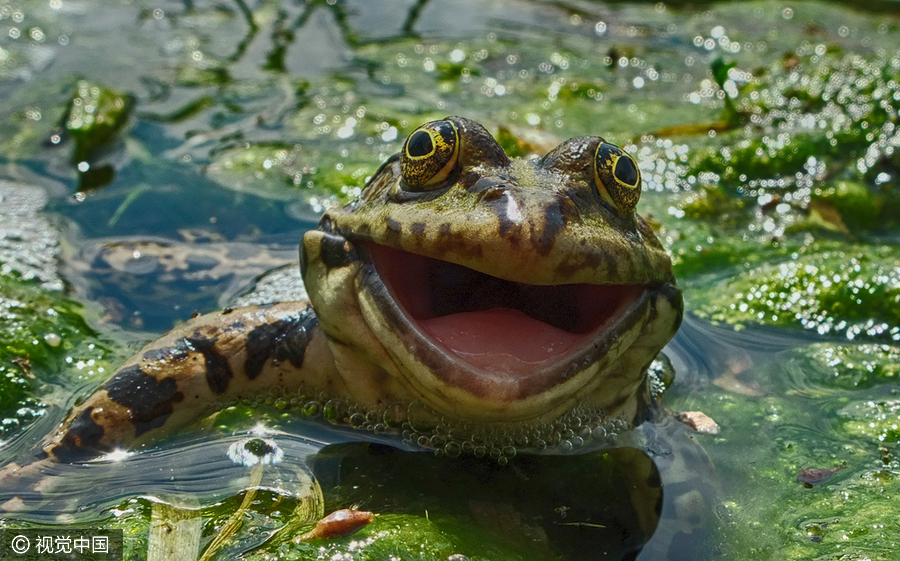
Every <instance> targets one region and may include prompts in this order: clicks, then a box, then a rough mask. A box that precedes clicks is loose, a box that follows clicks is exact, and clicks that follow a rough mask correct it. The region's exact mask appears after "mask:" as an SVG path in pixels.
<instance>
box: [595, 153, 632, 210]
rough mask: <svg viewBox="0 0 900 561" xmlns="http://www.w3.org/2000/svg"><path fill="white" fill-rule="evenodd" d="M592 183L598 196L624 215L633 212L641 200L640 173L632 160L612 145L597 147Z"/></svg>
mask: <svg viewBox="0 0 900 561" xmlns="http://www.w3.org/2000/svg"><path fill="white" fill-rule="evenodd" d="M594 182H595V183H596V184H597V190H598V191H600V196H601V197H603V198H604V199H605V200H606V201H607V202H609V203H612V205H613V206H614V207H615V208H617V209H618V210H620V211H622V212H624V213H631V212H633V211H634V208H635V207H636V206H637V203H638V199H640V198H641V172H640V171H639V170H638V168H637V164H636V163H635V161H634V158H632V157H631V156H629V155H628V154H627V153H626V152H625V151H624V150H622V149H621V148H619V147H618V146H616V145H614V144H609V143H608V142H601V143H600V145H599V146H598V147H597V154H596V156H594Z"/></svg>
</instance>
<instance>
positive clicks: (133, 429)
mask: <svg viewBox="0 0 900 561" xmlns="http://www.w3.org/2000/svg"><path fill="white" fill-rule="evenodd" d="M639 196H640V172H639V170H638V169H637V166H636V164H635V162H634V160H632V159H631V157H630V156H628V155H627V154H626V153H625V152H623V151H622V150H620V149H619V148H618V147H616V146H614V145H612V144H609V143H607V142H606V141H605V140H603V139H602V138H600V137H583V138H575V139H572V140H569V141H566V142H564V143H563V144H561V145H560V146H558V147H557V148H556V149H554V150H553V151H551V152H550V153H548V154H547V155H545V156H544V157H543V158H540V159H535V160H528V161H526V160H520V159H510V158H508V157H507V156H506V154H505V153H504V152H503V150H502V149H501V148H500V146H499V145H498V144H497V143H496V141H494V139H493V138H492V137H491V136H490V134H489V133H488V132H487V131H486V130H485V129H484V128H483V127H482V126H481V125H479V124H477V123H474V122H472V121H468V120H466V119H462V118H458V117H448V118H447V119H444V120H441V121H435V122H432V123H428V124H426V125H423V126H422V127H420V128H419V129H418V130H417V131H416V132H414V133H413V134H412V135H411V136H410V138H409V139H408V141H407V144H406V145H405V146H404V149H403V151H402V152H401V154H400V155H398V156H396V157H393V158H391V159H389V160H388V161H387V162H386V163H385V164H384V165H383V166H382V167H381V169H379V171H378V172H377V173H376V174H375V176H374V177H373V178H372V179H371V180H370V181H369V183H368V184H367V185H366V187H365V189H364V190H363V192H362V195H361V197H360V198H359V200H357V201H356V202H354V203H352V204H351V205H349V206H348V207H346V208H344V209H338V210H331V211H328V212H326V214H325V215H324V216H323V217H322V220H321V222H320V224H319V227H318V229H316V230H313V231H310V232H308V233H307V234H306V235H305V236H304V238H303V242H302V244H301V250H300V253H301V255H300V261H301V268H302V271H303V277H304V281H305V284H306V286H307V290H308V292H309V299H310V303H311V306H312V307H311V308H310V307H307V304H306V303H304V302H293V303H283V304H277V305H271V306H261V307H246V308H240V309H235V310H226V311H225V312H221V313H215V314H209V315H205V316H200V317H197V318H194V319H192V320H190V321H188V322H186V323H185V324H183V325H182V326H180V327H178V328H176V329H174V330H173V331H171V332H170V333H168V334H166V335H165V336H163V337H162V338H160V339H159V340H157V341H155V342H153V343H151V344H149V345H148V346H147V347H145V348H144V349H143V350H142V351H140V352H139V353H138V354H137V355H136V356H135V357H133V358H131V359H130V360H129V361H127V362H126V363H125V364H124V365H123V366H122V367H121V368H120V369H119V370H118V371H117V372H116V373H115V374H113V376H112V377H111V378H110V380H109V381H107V382H106V383H105V384H104V385H103V386H101V387H100V389H99V390H97V392H96V393H95V394H94V395H92V396H91V397H89V398H88V399H86V400H85V401H84V402H83V403H82V404H80V405H79V406H78V407H77V408H76V409H75V410H74V411H73V412H72V413H71V414H70V415H69V416H68V417H67V418H66V419H65V420H64V421H63V422H62V423H61V424H60V426H59V427H58V430H56V431H55V432H54V433H53V434H52V435H50V436H49V437H47V438H46V439H45V440H44V441H43V442H42V444H41V445H40V448H39V450H38V452H37V454H36V459H37V460H40V461H44V462H47V461H53V460H61V461H80V460H82V459H84V458H88V457H91V456H94V455H97V454H99V453H102V452H108V451H111V450H114V449H116V448H119V447H123V446H131V445H133V444H135V443H142V442H147V441H149V440H152V439H153V438H156V437H157V436H158V435H159V434H160V433H161V432H163V431H171V430H174V429H175V428H177V427H181V426H184V425H186V424H188V423H190V422H192V421H195V420H197V419H199V418H202V417H203V416H205V415H207V414H209V413H210V412H211V411H212V410H213V409H214V407H215V405H216V404H223V403H228V402H233V401H235V400H240V399H252V398H253V397H254V396H257V395H260V394H268V393H270V392H272V391H281V392H285V393H302V394H303V395H307V396H316V399H317V400H318V402H319V403H322V402H324V401H325V400H328V399H331V400H336V401H337V402H339V403H341V404H343V407H344V409H343V410H344V411H345V412H346V416H347V418H348V422H349V419H351V418H352V416H353V414H354V412H355V413H360V414H361V417H362V418H364V419H376V421H375V422H367V423H365V426H366V427H368V428H370V429H372V430H376V431H381V430H396V431H397V432H400V431H405V434H406V436H407V437H408V438H413V439H416V438H417V437H422V436H424V437H425V438H424V440H422V439H421V438H419V440H418V441H419V442H420V444H423V445H425V446H426V447H436V448H437V447H440V445H439V443H437V442H436V441H435V440H434V439H430V438H428V434H429V431H431V430H432V429H434V430H435V432H434V434H437V433H438V432H442V433H443V434H447V432H445V430H452V433H453V434H454V438H457V439H458V442H456V445H457V447H456V448H455V449H454V452H456V453H459V452H460V451H461V452H473V453H476V454H479V453H484V452H485V446H486V447H487V448H491V446H492V445H493V444H495V442H494V441H496V444H497V447H498V448H501V447H502V446H503V445H505V444H509V442H501V441H502V440H503V439H510V440H512V444H514V445H515V447H516V448H517V449H519V450H523V449H543V448H547V447H554V446H560V447H561V448H563V449H565V446H563V444H564V442H563V441H564V439H565V435H562V436H561V432H565V431H570V432H575V431H576V430H577V431H578V433H577V434H578V438H581V439H582V442H583V441H584V439H585V438H586V439H590V438H591V437H594V438H596V439H599V440H600V441H601V442H603V441H605V439H607V438H608V437H609V436H610V435H611V434H612V433H613V432H614V431H615V430H619V429H622V428H627V427H630V426H632V425H634V424H635V423H636V422H639V421H640V420H642V419H643V418H644V417H645V415H646V412H647V410H648V406H649V405H650V403H651V401H652V398H651V395H650V387H649V386H650V385H649V383H648V377H647V374H646V369H647V366H648V365H649V364H650V362H651V361H652V360H653V358H654V357H655V356H656V354H657V353H658V352H659V350H660V349H661V348H662V347H663V346H664V345H665V343H666V342H667V341H668V340H669V339H670V338H671V336H672V335H673V334H674V333H675V331H676V330H677V329H678V326H679V324H680V322H681V317H682V299H681V292H680V290H679V289H678V287H677V286H676V284H675V280H674V277H673V274H672V268H671V263H670V260H669V258H668V256H667V255H666V254H665V251H664V250H663V249H662V247H661V245H660V243H659V241H658V240H657V239H656V237H655V235H654V234H653V232H652V230H651V229H650V227H649V226H648V225H647V223H646V222H645V221H644V220H643V219H642V218H641V217H640V216H638V215H637V214H636V212H635V207H636V205H637V203H638V198H639ZM382 421H383V422H382ZM351 424H352V423H351ZM423 427H424V428H423ZM437 429H441V430H440V431H438V430H437ZM479 442H480V443H481V445H482V449H481V450H480V451H479V449H478V445H477V443H479ZM565 442H568V443H569V444H570V445H571V443H572V440H565ZM38 463H39V462H38ZM32 465H35V464H32ZM31 467H32V466H23V467H20V466H19V465H17V464H10V465H8V466H6V467H5V468H3V470H2V471H0V478H3V477H7V478H9V477H15V474H16V473H18V474H19V476H21V477H23V478H24V479H23V480H25V479H28V477H26V473H27V472H28V471H29V468H31ZM32 471H34V469H32ZM0 506H2V505H0Z"/></svg>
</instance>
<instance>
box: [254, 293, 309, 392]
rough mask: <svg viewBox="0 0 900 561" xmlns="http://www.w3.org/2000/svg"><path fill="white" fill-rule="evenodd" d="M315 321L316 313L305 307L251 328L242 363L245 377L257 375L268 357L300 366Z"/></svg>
mask: <svg viewBox="0 0 900 561" xmlns="http://www.w3.org/2000/svg"><path fill="white" fill-rule="evenodd" d="M318 323H319V320H318V318H317V317H316V314H315V313H313V312H312V310H310V309H307V310H305V311H303V312H300V313H298V314H295V315H292V316H290V317H287V318H284V319H280V320H278V321H275V322H272V323H265V324H262V325H260V326H258V327H255V328H253V330H252V331H250V333H248V334H247V362H246V363H245V364H244V372H245V373H246V376H247V378H249V379H251V380H253V379H255V378H256V377H257V376H259V375H260V373H261V372H262V369H263V366H265V364H266V361H268V360H269V359H270V358H271V359H272V360H274V361H276V362H281V361H284V360H288V361H290V363H291V364H293V365H294V366H295V367H296V368H301V367H302V366H303V358H304V356H305V355H306V347H307V346H308V345H309V342H310V340H311V339H312V335H313V328H314V327H315V326H316V325H318Z"/></svg>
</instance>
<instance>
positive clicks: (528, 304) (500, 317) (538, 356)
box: [369, 244, 646, 376]
mask: <svg viewBox="0 0 900 561" xmlns="http://www.w3.org/2000/svg"><path fill="white" fill-rule="evenodd" d="M369 252H370V255H371V259H372V262H373V264H374V265H375V268H376V270H377V271H378V275H379V276H380V277H381V280H382V281H383V282H384V284H385V286H386V287H387V288H388V290H389V291H390V292H391V294H392V296H393V298H394V299H395V300H396V302H397V303H398V304H399V306H400V308H401V309H402V311H403V312H404V314H405V315H406V316H407V318H408V319H409V320H410V321H411V323H413V324H415V325H416V327H417V330H418V331H420V333H424V334H427V336H428V337H430V338H431V339H432V340H433V341H434V342H436V343H437V344H438V345H439V346H440V347H443V348H444V349H445V351H450V352H451V353H452V354H453V355H456V356H457V357H459V358H460V359H462V360H463V361H465V362H467V363H469V364H471V365H473V366H475V367H477V368H479V369H481V370H483V371H487V372H491V373H493V374H500V375H503V374H506V375H514V376H520V375H525V374H527V373H531V372H533V371H534V370H543V369H544V367H546V366H548V365H550V364H555V363H557V362H568V361H567V360H565V359H566V358H567V357H569V356H570V355H571V354H572V353H575V352H576V351H578V350H582V349H583V348H584V346H585V344H587V341H593V340H594V339H597V338H598V336H599V334H600V333H602V332H604V331H605V330H607V328H608V326H610V325H612V324H613V323H615V320H616V319H617V318H620V317H622V316H623V315H624V314H625V313H626V311H627V310H628V309H629V308H631V307H632V305H633V304H634V303H635V302H636V301H637V300H638V299H639V297H640V295H641V294H643V293H644V292H645V289H646V287H644V286H640V285H591V284H564V285H549V286H544V285H532V284H524V283H518V282H512V281H507V280H503V279H500V278H497V277H493V276H490V275H487V274H485V273H481V272H478V271H475V270H473V269H469V268H466V267H463V266H461V265H456V264H453V263H448V262H445V261H440V260H437V259H432V258H429V257H424V256H420V255H416V254H412V253H408V252H405V251H400V250H397V249H392V248H389V247H386V246H382V245H377V244H372V245H371V246H370V247H369Z"/></svg>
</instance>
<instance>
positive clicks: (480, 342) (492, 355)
mask: <svg viewBox="0 0 900 561" xmlns="http://www.w3.org/2000/svg"><path fill="white" fill-rule="evenodd" d="M420 324H421V325H422V327H423V328H424V329H425V331H426V332H428V334H429V335H431V336H432V337H433V338H434V339H435V340H437V341H438V342H439V343H440V344H441V345H443V346H444V347H446V348H447V349H449V350H451V351H452V352H453V353H454V354H456V355H457V356H459V357H460V358H462V359H463V360H465V361H466V362H468V363H469V364H472V365H474V366H476V367H479V368H483V369H484V370H487V371H490V372H505V373H511V374H524V373H527V372H530V371H531V370H533V369H535V368H536V367H538V366H540V365H541V364H542V363H544V362H546V361H549V360H552V359H555V358H556V357H558V356H560V355H562V354H563V353H565V352H566V351H568V350H569V349H570V348H571V347H572V346H573V345H574V344H575V343H576V342H577V341H578V340H579V339H581V338H583V336H582V335H578V334H576V333H569V332H567V331H563V330H562V329H559V328H557V327H554V326H552V325H549V324H547V323H544V322H542V321H538V320H536V319H533V318H531V317H529V316H528V315H526V314H524V313H522V312H520V311H519V310H511V309H508V308H492V309H490V310H484V311H478V312H461V313H456V314H450V315H446V316H440V317H436V318H431V319H426V320H422V321H421V322H420Z"/></svg>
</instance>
